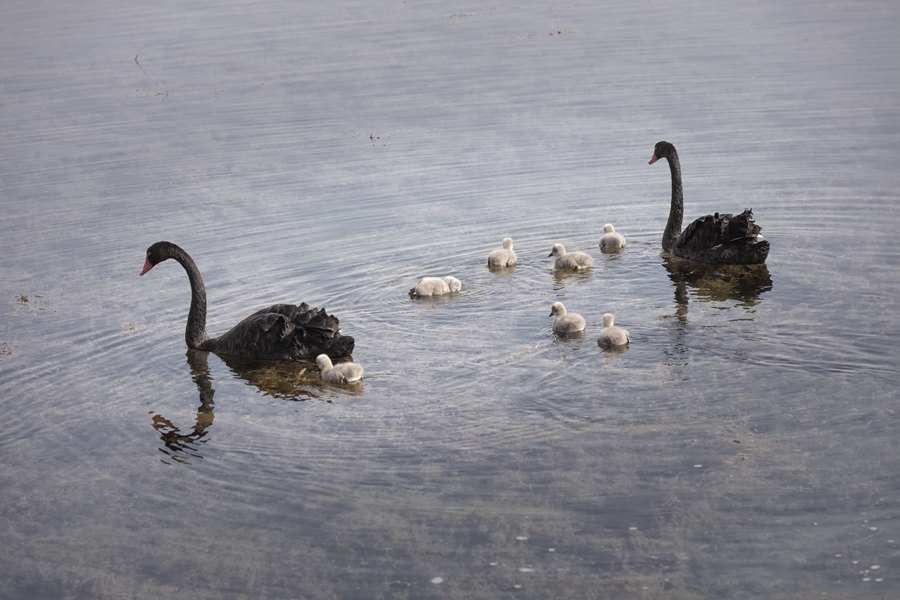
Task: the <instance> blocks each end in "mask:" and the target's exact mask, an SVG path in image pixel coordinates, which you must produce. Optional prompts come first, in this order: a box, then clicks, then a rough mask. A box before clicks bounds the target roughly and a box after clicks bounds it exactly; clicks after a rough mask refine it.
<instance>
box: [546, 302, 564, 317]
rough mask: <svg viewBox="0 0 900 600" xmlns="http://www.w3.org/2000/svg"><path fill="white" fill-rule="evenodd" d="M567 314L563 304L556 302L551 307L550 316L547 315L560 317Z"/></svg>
mask: <svg viewBox="0 0 900 600" xmlns="http://www.w3.org/2000/svg"><path fill="white" fill-rule="evenodd" d="M565 314H566V307H565V306H563V303H562V302H554V303H553V306H551V307H550V314H549V315H547V316H549V317H552V316H553V315H559V316H560V317H561V316H563V315H565Z"/></svg>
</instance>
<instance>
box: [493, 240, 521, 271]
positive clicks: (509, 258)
mask: <svg viewBox="0 0 900 600" xmlns="http://www.w3.org/2000/svg"><path fill="white" fill-rule="evenodd" d="M516 262H518V259H517V258H516V253H515V252H513V241H512V238H503V247H502V248H497V249H496V250H494V251H493V252H491V254H490V256H488V266H489V267H512V266H515V264H516Z"/></svg>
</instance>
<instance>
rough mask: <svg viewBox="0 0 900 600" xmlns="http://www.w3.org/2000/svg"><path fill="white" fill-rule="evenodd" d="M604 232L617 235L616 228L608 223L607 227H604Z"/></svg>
mask: <svg viewBox="0 0 900 600" xmlns="http://www.w3.org/2000/svg"><path fill="white" fill-rule="evenodd" d="M603 232H604V233H615V232H616V228H615V227H613V226H612V225H610V224H609V223H607V224H606V225H604V226H603Z"/></svg>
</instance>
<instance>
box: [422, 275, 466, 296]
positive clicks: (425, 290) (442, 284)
mask: <svg viewBox="0 0 900 600" xmlns="http://www.w3.org/2000/svg"><path fill="white" fill-rule="evenodd" d="M461 289H462V284H461V283H460V282H459V279H457V278H456V277H450V276H449V275H448V276H447V277H444V278H443V279H439V278H437V277H425V278H423V279H422V281H420V282H419V283H417V284H416V287H414V288H413V289H411V290H409V295H410V296H442V295H444V294H450V293H452V292H458V291H459V290H461Z"/></svg>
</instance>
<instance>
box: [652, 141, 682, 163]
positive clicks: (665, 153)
mask: <svg viewBox="0 0 900 600" xmlns="http://www.w3.org/2000/svg"><path fill="white" fill-rule="evenodd" d="M673 156H677V154H676V152H675V146H673V145H672V144H670V143H669V142H657V144H656V146H655V147H654V148H653V156H652V157H651V158H650V164H651V165H652V164H653V163H655V162H656V161H658V160H659V159H661V158H665V159H666V160H669V159H671V157H673Z"/></svg>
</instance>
